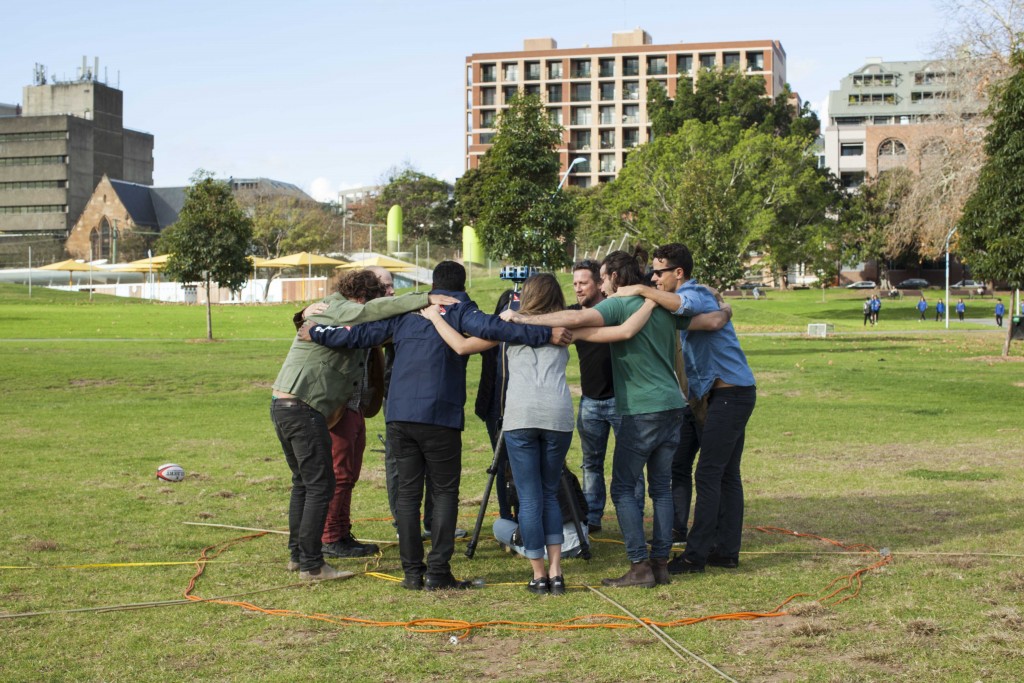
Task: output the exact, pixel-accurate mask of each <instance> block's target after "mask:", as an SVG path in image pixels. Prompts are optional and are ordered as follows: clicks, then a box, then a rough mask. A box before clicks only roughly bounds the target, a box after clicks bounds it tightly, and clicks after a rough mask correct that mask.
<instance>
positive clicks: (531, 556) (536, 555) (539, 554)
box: [523, 548, 544, 560]
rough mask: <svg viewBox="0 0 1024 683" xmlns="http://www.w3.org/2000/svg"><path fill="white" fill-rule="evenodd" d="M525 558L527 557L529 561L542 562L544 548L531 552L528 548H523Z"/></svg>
mask: <svg viewBox="0 0 1024 683" xmlns="http://www.w3.org/2000/svg"><path fill="white" fill-rule="evenodd" d="M523 557H525V558H526V559H528V560H540V559H543V558H544V548H541V549H540V550H529V549H528V548H523Z"/></svg>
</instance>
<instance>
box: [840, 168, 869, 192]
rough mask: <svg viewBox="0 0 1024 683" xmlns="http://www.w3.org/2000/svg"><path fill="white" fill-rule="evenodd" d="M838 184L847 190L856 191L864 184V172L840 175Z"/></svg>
mask: <svg viewBox="0 0 1024 683" xmlns="http://www.w3.org/2000/svg"><path fill="white" fill-rule="evenodd" d="M839 183H840V185H842V186H843V188H845V189H847V190H853V189H856V188H858V187H860V186H861V185H862V184H863V183H864V171H854V172H844V173H840V174H839Z"/></svg>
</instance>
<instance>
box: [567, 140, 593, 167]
mask: <svg viewBox="0 0 1024 683" xmlns="http://www.w3.org/2000/svg"><path fill="white" fill-rule="evenodd" d="M569 147H570V148H571V149H573V150H580V151H587V150H589V149H590V131H589V130H574V131H572V133H570V135H569ZM582 166H583V164H579V165H577V166H576V170H577V171H580V169H581V167H582ZM580 172H582V171H580ZM588 172H589V171H588Z"/></svg>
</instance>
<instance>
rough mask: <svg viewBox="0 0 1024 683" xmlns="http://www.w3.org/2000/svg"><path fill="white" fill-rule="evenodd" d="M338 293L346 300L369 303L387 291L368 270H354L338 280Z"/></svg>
mask: <svg viewBox="0 0 1024 683" xmlns="http://www.w3.org/2000/svg"><path fill="white" fill-rule="evenodd" d="M338 293H339V294H341V295H342V296H343V297H345V298H346V299H351V300H356V299H362V300H363V301H371V300H373V299H376V298H378V297H382V296H384V295H385V294H386V293H387V289H386V288H385V287H384V285H382V284H381V282H380V280H378V279H377V275H376V274H374V273H371V272H370V271H368V270H356V271H353V272H351V273H345V274H344V275H342V276H341V277H340V278H338Z"/></svg>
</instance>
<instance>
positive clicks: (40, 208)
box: [0, 204, 68, 214]
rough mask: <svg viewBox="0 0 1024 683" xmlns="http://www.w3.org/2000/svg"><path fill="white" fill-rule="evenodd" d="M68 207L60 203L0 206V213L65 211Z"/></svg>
mask: <svg viewBox="0 0 1024 683" xmlns="http://www.w3.org/2000/svg"><path fill="white" fill-rule="evenodd" d="M67 212H68V207H66V206H64V205H62V204H43V205H34V206H0V213H7V214H11V213H13V214H20V213H67Z"/></svg>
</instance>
